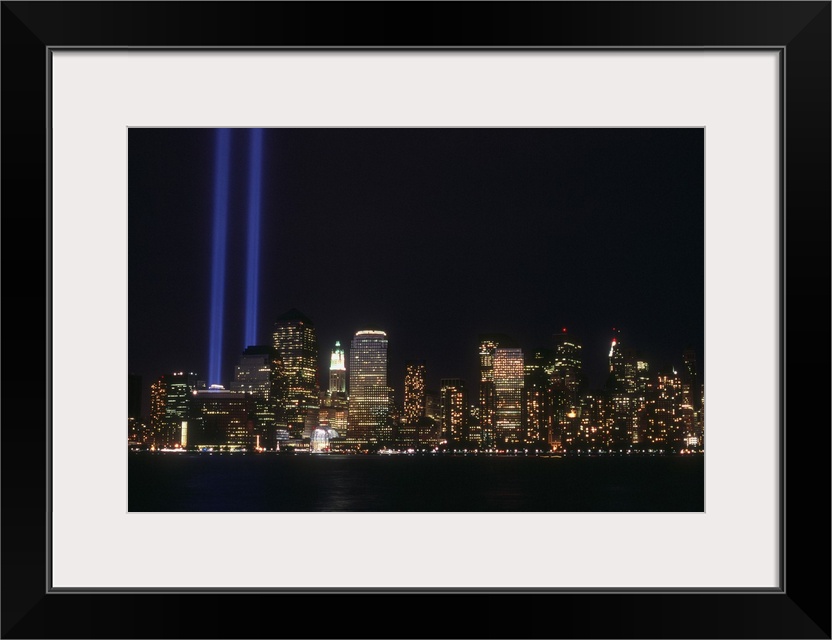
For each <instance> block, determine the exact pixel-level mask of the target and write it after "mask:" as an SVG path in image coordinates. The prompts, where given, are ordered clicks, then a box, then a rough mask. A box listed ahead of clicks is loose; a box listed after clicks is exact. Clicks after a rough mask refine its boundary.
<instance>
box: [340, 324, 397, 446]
mask: <svg viewBox="0 0 832 640" xmlns="http://www.w3.org/2000/svg"><path fill="white" fill-rule="evenodd" d="M349 361H350V366H349V371H348V375H349V417H348V429H347V436H348V437H349V438H350V440H353V441H355V442H358V443H362V444H367V443H371V442H376V441H378V439H379V436H380V434H382V433H383V432H384V431H385V430H386V428H387V418H388V414H389V410H390V389H389V387H388V385H387V334H386V333H385V332H384V331H378V330H375V329H364V330H362V331H358V332H356V334H355V336H354V337H353V339H352V344H351V345H350V355H349Z"/></svg>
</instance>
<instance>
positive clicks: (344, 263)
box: [128, 128, 705, 406]
mask: <svg viewBox="0 0 832 640" xmlns="http://www.w3.org/2000/svg"><path fill="white" fill-rule="evenodd" d="M263 139H264V145H263V167H264V169H263V191H262V221H261V230H260V250H259V252H260V287H259V299H260V303H259V312H258V314H257V320H258V332H257V335H258V343H259V344H270V342H271V339H270V334H271V324H272V322H273V320H274V318H276V317H277V316H278V315H280V314H282V313H284V312H285V311H287V310H288V309H290V308H293V307H295V308H297V309H299V310H300V311H302V312H303V313H304V314H305V315H307V316H308V317H309V318H311V319H312V321H313V322H314V323H315V327H316V329H317V335H318V347H319V382H320V383H321V386H322V389H325V388H326V385H327V380H328V373H327V371H328V365H329V353H330V351H331V350H332V348H333V346H334V344H335V341H336V340H339V341H340V342H341V345H342V346H343V347H344V348H345V350H347V351H348V350H349V346H350V341H351V339H352V336H353V335H354V333H355V332H356V331H357V330H360V329H364V328H369V327H377V328H380V329H382V330H384V331H386V332H387V334H388V339H389V349H390V351H389V354H390V358H389V365H390V366H389V384H390V386H392V387H393V388H394V389H395V390H396V392H397V399H399V400H401V392H402V386H403V380H404V363H405V361H406V360H411V359H414V360H415V359H418V360H425V361H426V367H427V381H428V388H431V389H437V390H438V386H439V379H440V378H445V377H448V378H451V377H461V378H463V379H464V380H465V381H466V383H467V384H468V386H469V389H470V390H472V391H473V390H476V388H477V386H478V374H477V365H478V363H477V342H478V337H479V335H480V334H487V333H505V334H508V335H510V336H512V337H513V338H514V339H515V340H516V341H517V342H518V344H519V345H520V346H521V347H522V348H523V349H524V351H530V350H532V349H536V348H551V346H552V345H553V335H554V334H555V333H558V332H560V331H561V329H562V328H563V327H566V328H567V329H568V330H569V333H570V334H572V335H574V336H576V337H578V338H579V339H581V342H582V343H583V352H584V369H585V371H586V373H587V375H588V377H589V382H590V386H592V387H593V388H596V387H600V386H602V385H603V384H604V382H605V379H606V371H607V370H608V369H607V367H608V362H607V352H608V351H609V345H610V340H611V338H612V335H613V334H612V329H613V327H615V328H617V329H619V330H620V331H621V341H622V343H623V345H624V346H627V347H633V348H635V349H636V350H638V351H639V352H640V354H641V355H642V356H643V357H644V358H645V359H646V360H647V361H648V362H649V363H650V365H651V368H652V370H654V371H655V370H657V369H661V368H664V367H667V366H671V365H674V364H675V365H676V366H677V367H679V366H681V356H682V351H683V350H684V349H685V348H687V347H692V348H694V349H695V350H696V353H697V357H698V359H699V360H700V362H703V361H704V355H705V354H704V131H703V130H702V129H698V128H690V129H689V128H673V129H664V128H647V129H641V128H639V129H606V128H601V129H549V128H540V129H514V128H507V129H506V128H497V129H267V130H265V131H264V136H263ZM248 144H249V136H248V130H245V129H234V130H232V135H231V156H230V157H231V163H230V166H231V181H230V207H229V232H228V237H227V247H228V258H227V260H228V261H227V270H226V297H225V305H224V308H225V329H224V332H223V333H224V346H223V367H222V370H223V372H224V373H223V383H224V384H226V385H228V383H229V382H230V380H231V379H232V375H233V374H232V372H233V366H234V364H235V362H236V360H237V357H238V356H239V354H240V353H242V351H243V349H244V348H245V347H246V346H249V345H246V344H244V342H245V339H244V317H243V316H244V313H245V302H244V295H245V279H246V271H245V270H246V230H247V221H246V204H247V199H248V193H247V187H248V175H249V166H248V165H249V161H248ZM214 155H215V148H214V135H213V130H212V129H146V128H140V129H130V130H129V184H128V192H129V220H128V225H129V239H128V240H129V257H128V260H129V264H128V267H129V283H128V293H129V296H128V305H129V332H128V333H129V354H128V356H129V367H130V372H131V373H137V374H139V375H141V376H142V387H143V396H144V405H145V406H146V404H147V396H148V389H149V386H150V384H151V382H153V381H154V380H155V379H157V378H158V377H159V376H160V375H161V374H164V373H169V372H172V371H182V370H189V371H194V372H196V373H198V374H200V377H205V378H206V379H207V370H208V357H209V355H208V351H209V347H208V345H209V337H208V334H209V304H210V280H211V243H212V201H213V197H214V189H213V186H214V185H213V181H214Z"/></svg>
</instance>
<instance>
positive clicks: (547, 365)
mask: <svg viewBox="0 0 832 640" xmlns="http://www.w3.org/2000/svg"><path fill="white" fill-rule="evenodd" d="M555 363H556V356H555V352H554V351H552V350H550V349H535V350H534V351H532V352H531V353H530V354H528V355H527V357H526V364H525V367H524V372H525V375H524V385H523V433H524V438H525V439H526V441H527V442H530V443H531V442H543V441H548V440H550V431H551V430H552V429H553V427H554V417H555V404H554V399H555V389H554V382H553V376H554V374H555Z"/></svg>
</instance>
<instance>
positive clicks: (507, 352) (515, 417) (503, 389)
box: [492, 347, 525, 445]
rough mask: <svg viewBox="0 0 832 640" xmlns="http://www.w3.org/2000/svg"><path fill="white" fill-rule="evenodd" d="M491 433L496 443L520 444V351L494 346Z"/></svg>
mask: <svg viewBox="0 0 832 640" xmlns="http://www.w3.org/2000/svg"><path fill="white" fill-rule="evenodd" d="M492 373H493V384H494V436H495V439H496V441H497V443H499V444H506V445H510V444H515V445H517V444H522V443H524V442H525V437H524V434H523V433H522V423H521V413H522V395H523V351H522V349H517V348H510V347H496V348H495V349H494V357H493V369H492Z"/></svg>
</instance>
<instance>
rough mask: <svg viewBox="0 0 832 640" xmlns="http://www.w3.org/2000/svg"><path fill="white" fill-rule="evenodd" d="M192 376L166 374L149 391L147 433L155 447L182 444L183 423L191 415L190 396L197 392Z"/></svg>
mask: <svg viewBox="0 0 832 640" xmlns="http://www.w3.org/2000/svg"><path fill="white" fill-rule="evenodd" d="M197 386H198V381H197V375H196V374H195V373H185V372H182V371H180V372H177V373H167V374H165V375H163V376H161V377H160V378H159V379H158V380H157V381H156V382H154V383H153V384H152V385H151V387H150V429H151V432H152V433H153V438H154V440H155V444H156V446H157V447H159V448H161V447H174V446H177V445H180V444H181V442H182V423H183V422H187V420H188V418H189V415H190V408H191V395H192V393H193V391H194V390H195V389H197Z"/></svg>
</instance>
